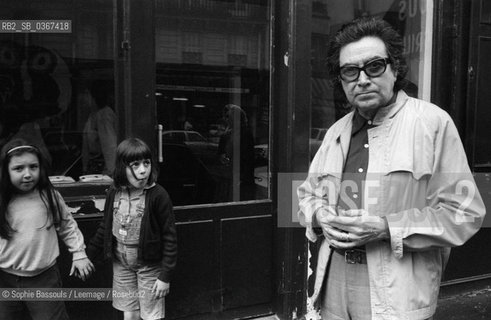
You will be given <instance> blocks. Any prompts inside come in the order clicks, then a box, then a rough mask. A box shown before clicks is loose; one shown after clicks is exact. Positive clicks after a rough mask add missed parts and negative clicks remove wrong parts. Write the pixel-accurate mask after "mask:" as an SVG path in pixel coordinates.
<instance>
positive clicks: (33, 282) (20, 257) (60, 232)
mask: <svg viewBox="0 0 491 320" xmlns="http://www.w3.org/2000/svg"><path fill="white" fill-rule="evenodd" d="M0 167H1V171H0V287H1V288H4V289H5V288H10V289H12V290H16V291H22V290H24V289H30V288H61V276H60V271H59V268H58V265H57V261H56V260H57V257H58V255H59V253H60V251H59V246H58V236H59V237H60V238H61V239H62V240H63V242H64V243H65V244H66V246H67V248H68V250H69V252H71V253H72V255H73V263H72V267H71V270H70V275H76V276H78V277H79V278H81V279H82V280H85V278H86V277H87V276H89V275H90V273H91V272H92V271H93V265H92V263H91V262H90V260H89V259H88V258H87V255H86V254H85V244H84V238H83V235H82V233H81V232H80V230H79V229H78V226H77V223H76V222H75V220H74V219H73V217H72V215H71V214H70V213H69V212H68V209H67V207H66V204H65V202H64V200H63V198H62V197H61V195H60V194H59V193H58V192H57V191H56V190H55V189H54V187H53V185H52V184H51V182H50V180H49V175H48V167H49V166H48V161H47V158H46V156H45V155H44V154H43V153H42V152H40V151H39V149H38V148H37V147H36V146H34V145H31V144H29V143H27V142H26V141H24V140H22V139H15V140H12V141H10V142H8V143H7V144H6V145H5V146H4V147H3V148H2V150H1V153H0ZM4 298H5V296H4ZM0 310H1V313H2V316H1V317H2V319H6V320H10V319H12V320H14V319H23V316H22V314H23V313H24V312H26V311H27V312H28V313H29V314H30V316H31V318H32V319H33V320H57V319H68V315H67V312H66V309H65V304H64V302H63V301H35V300H34V301H23V300H20V299H17V300H16V299H12V300H8V299H1V300H0Z"/></svg>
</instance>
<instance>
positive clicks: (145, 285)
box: [88, 138, 177, 320]
mask: <svg viewBox="0 0 491 320" xmlns="http://www.w3.org/2000/svg"><path fill="white" fill-rule="evenodd" d="M157 174H158V172H157V165H156V164H155V163H154V161H153V156H152V153H151V150H150V148H149V147H148V145H147V144H146V143H145V142H143V141H142V140H140V139H137V138H130V139H126V140H124V141H123V142H121V143H120V144H119V145H118V147H117V149H116V165H115V170H114V173H113V178H114V183H113V186H112V187H111V188H110V190H109V191H108V195H107V197H106V203H105V208H104V219H103V221H102V222H101V223H100V225H99V228H98V230H97V232H96V234H95V235H94V237H93V238H92V239H91V241H90V244H89V249H88V253H89V257H91V258H92V257H96V256H97V255H98V254H99V253H101V252H103V253H104V257H105V258H111V259H112V263H113V307H114V308H115V309H117V310H120V311H122V312H123V313H124V319H125V320H133V319H140V317H141V318H142V319H145V320H147V319H149V320H150V319H151V320H153V319H162V318H164V317H165V299H164V297H165V296H166V295H167V294H168V293H169V289H170V279H171V274H172V271H173V270H174V268H175V265H176V257H177V237H176V228H175V224H174V214H173V209H172V202H171V200H170V198H169V195H168V194H167V192H166V191H165V189H164V188H163V187H162V186H160V185H159V184H157V183H156V180H157Z"/></svg>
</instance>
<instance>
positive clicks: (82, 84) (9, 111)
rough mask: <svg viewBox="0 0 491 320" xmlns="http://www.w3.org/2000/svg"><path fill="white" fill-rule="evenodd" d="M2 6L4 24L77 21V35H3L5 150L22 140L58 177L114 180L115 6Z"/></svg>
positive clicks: (7, 2) (106, 2) (8, 2)
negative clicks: (104, 176) (39, 152)
mask: <svg viewBox="0 0 491 320" xmlns="http://www.w3.org/2000/svg"><path fill="white" fill-rule="evenodd" d="M53 3H54V2H53V1H48V0H44V1H41V0H38V1H19V0H15V1H13V0H3V1H2V2H1V3H0V12H2V19H13V20H39V19H52V20H60V19H63V20H70V21H71V23H72V32H71V33H63V32H53V33H41V32H36V33H1V34H0V83H1V85H0V144H1V145H2V146H3V145H4V144H5V142H6V141H8V140H9V139H12V138H15V137H22V138H24V139H26V140H28V141H29V142H31V143H34V144H36V145H37V146H39V148H41V149H42V150H44V151H45V152H46V153H47V154H48V155H49V157H50V159H51V162H52V174H53V175H58V176H65V177H67V178H70V179H73V181H78V180H79V177H80V176H82V175H87V174H101V173H104V174H107V175H110V173H111V170H112V167H113V162H114V151H115V147H116V145H115V144H116V132H117V130H116V125H117V122H116V113H115V111H114V76H113V75H114V63H113V45H112V44H113V27H112V21H113V18H112V17H113V7H112V4H113V1H111V0H98V1H95V0H91V1H56V10H53V7H54V4H53Z"/></svg>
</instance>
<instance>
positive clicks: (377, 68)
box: [339, 58, 391, 82]
mask: <svg viewBox="0 0 491 320" xmlns="http://www.w3.org/2000/svg"><path fill="white" fill-rule="evenodd" d="M390 63H391V60H390V58H380V59H376V60H372V61H370V62H369V63H367V64H365V65H364V66H363V67H361V68H360V67H357V66H350V65H348V66H344V67H341V68H340V69H339V77H340V78H341V79H342V80H344V81H346V82H352V81H356V80H358V78H359V77H360V72H361V71H364V72H365V74H366V75H367V76H369V77H371V78H375V77H379V76H381V75H382V74H383V73H384V72H385V70H386V69H387V65H388V64H390Z"/></svg>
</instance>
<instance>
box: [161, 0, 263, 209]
mask: <svg viewBox="0 0 491 320" xmlns="http://www.w3.org/2000/svg"><path fill="white" fill-rule="evenodd" d="M155 6H156V32H155V33H156V39H155V40H156V41H155V42H156V52H155V55H156V71H157V72H156V73H157V78H156V88H157V91H156V93H155V94H156V107H157V118H158V122H159V124H161V125H163V158H164V164H163V168H162V170H161V175H160V182H161V183H162V184H163V185H164V187H166V189H167V190H168V191H169V193H170V195H171V197H172V199H173V202H174V204H177V205H189V204H202V203H217V202H230V201H245V200H257V199H266V198H268V197H269V194H268V190H269V173H268V172H269V169H268V164H269V151H268V149H269V148H268V145H269V103H270V102H269V101H270V92H269V88H270V21H269V17H270V4H269V1H267V0H235V1H223V0H202V1H184V0H157V1H156V2H155Z"/></svg>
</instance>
